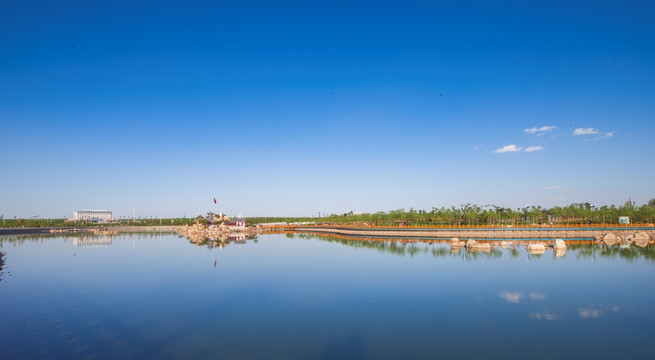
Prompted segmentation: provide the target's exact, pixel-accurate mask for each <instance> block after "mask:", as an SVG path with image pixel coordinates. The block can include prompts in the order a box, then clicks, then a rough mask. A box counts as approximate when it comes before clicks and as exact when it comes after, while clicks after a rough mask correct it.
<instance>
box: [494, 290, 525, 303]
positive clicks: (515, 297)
mask: <svg viewBox="0 0 655 360" xmlns="http://www.w3.org/2000/svg"><path fill="white" fill-rule="evenodd" d="M498 296H500V298H501V299H505V300H507V302H510V303H512V304H518V303H519V301H521V299H522V298H523V293H520V292H509V291H501V293H500V295H498Z"/></svg>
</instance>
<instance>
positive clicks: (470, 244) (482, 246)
mask: <svg viewBox="0 0 655 360" xmlns="http://www.w3.org/2000/svg"><path fill="white" fill-rule="evenodd" d="M466 250H468V251H483V252H489V251H491V244H489V243H478V242H477V241H475V240H469V241H467V242H466Z"/></svg>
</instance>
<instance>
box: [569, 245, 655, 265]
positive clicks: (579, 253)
mask: <svg viewBox="0 0 655 360" xmlns="http://www.w3.org/2000/svg"><path fill="white" fill-rule="evenodd" d="M569 249H570V250H575V251H576V258H595V257H596V256H601V257H604V258H613V259H616V258H624V259H626V260H628V261H630V262H632V261H634V260H635V259H645V260H647V261H655V247H653V246H647V247H643V248H642V247H638V246H621V245H615V246H606V245H604V244H601V245H575V244H572V245H569Z"/></svg>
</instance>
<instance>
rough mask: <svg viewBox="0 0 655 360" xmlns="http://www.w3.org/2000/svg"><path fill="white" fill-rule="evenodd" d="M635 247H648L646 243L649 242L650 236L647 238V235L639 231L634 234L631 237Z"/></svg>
mask: <svg viewBox="0 0 655 360" xmlns="http://www.w3.org/2000/svg"><path fill="white" fill-rule="evenodd" d="M633 239H634V242H635V245H636V246H640V247H646V246H648V243H649V242H650V236H648V233H647V232H645V231H641V232H638V233H636V234H635V236H634V237H633Z"/></svg>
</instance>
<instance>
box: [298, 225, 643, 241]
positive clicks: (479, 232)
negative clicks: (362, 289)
mask: <svg viewBox="0 0 655 360" xmlns="http://www.w3.org/2000/svg"><path fill="white" fill-rule="evenodd" d="M295 230H296V231H299V232H320V233H332V234H343V235H359V236H390V237H435V238H453V237H458V238H497V239H527V238H552V239H567V238H598V237H601V236H603V234H606V233H609V232H611V233H614V234H615V235H617V236H620V237H623V238H624V237H627V236H632V235H634V234H635V233H637V232H641V231H644V232H646V233H647V234H648V235H649V236H650V239H651V241H652V239H655V229H648V230H638V229H630V228H626V229H594V230H589V229H540V230H531V229H525V230H519V229H516V230H512V229H507V230H505V229H493V230H490V229H434V230H425V229H424V230H416V229H376V230H373V229H366V228H346V227H338V228H336V227H335V228H330V227H297V228H296V229H295Z"/></svg>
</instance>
